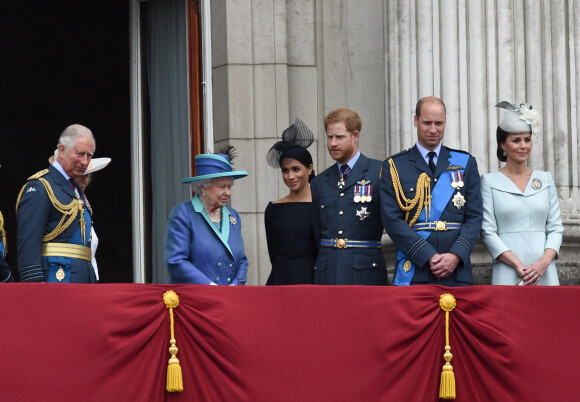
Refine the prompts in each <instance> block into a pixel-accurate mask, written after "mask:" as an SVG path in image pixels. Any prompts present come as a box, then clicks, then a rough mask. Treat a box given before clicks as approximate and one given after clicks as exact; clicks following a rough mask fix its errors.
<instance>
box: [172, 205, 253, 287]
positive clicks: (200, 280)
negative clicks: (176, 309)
mask: <svg viewBox="0 0 580 402" xmlns="http://www.w3.org/2000/svg"><path fill="white" fill-rule="evenodd" d="M215 225H216V224H215V223H214V222H212V221H211V219H210V217H209V215H208V213H207V211H206V210H205V208H204V207H203V204H202V202H201V200H200V199H199V197H198V196H197V195H196V196H195V197H193V198H192V199H191V200H190V201H186V202H184V203H182V204H179V205H176V206H175V207H173V209H172V210H171V214H170V216H169V221H168V222H167V236H166V239H165V262H166V264H167V268H168V270H169V282H170V283H195V284H201V285H209V284H210V283H212V282H213V283H216V284H218V285H244V284H245V283H246V280H247V272H248V259H247V258H246V253H245V251H244V242H243V240H242V223H241V220H240V215H239V214H238V213H237V211H236V210H234V209H232V208H229V207H227V206H226V207H222V220H221V222H220V223H219V225H221V231H220V230H218V229H217V227H216V226H215Z"/></svg>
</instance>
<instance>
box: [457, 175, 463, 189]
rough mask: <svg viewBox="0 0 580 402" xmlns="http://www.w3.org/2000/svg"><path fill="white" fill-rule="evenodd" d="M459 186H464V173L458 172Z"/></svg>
mask: <svg viewBox="0 0 580 402" xmlns="http://www.w3.org/2000/svg"><path fill="white" fill-rule="evenodd" d="M457 187H459V188H461V187H463V173H462V172H457Z"/></svg>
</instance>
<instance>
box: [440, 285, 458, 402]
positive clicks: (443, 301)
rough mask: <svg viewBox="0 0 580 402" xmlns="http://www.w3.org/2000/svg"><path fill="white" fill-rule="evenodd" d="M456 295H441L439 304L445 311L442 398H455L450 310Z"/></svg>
mask: <svg viewBox="0 0 580 402" xmlns="http://www.w3.org/2000/svg"><path fill="white" fill-rule="evenodd" d="M455 305H456V301H455V297H453V295H451V294H449V293H445V294H443V295H441V298H440V299H439V306H441V309H442V310H443V311H445V354H444V355H443V358H444V359H445V364H444V365H443V371H442V372H441V384H440V385H439V398H440V399H455V374H454V373H453V366H452V365H451V363H450V361H451V359H452V358H453V355H452V354H451V346H449V312H450V311H451V310H453V309H454V308H455Z"/></svg>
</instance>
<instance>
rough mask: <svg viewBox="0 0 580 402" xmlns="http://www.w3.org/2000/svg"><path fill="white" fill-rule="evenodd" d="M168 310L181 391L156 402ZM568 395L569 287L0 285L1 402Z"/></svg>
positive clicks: (572, 355) (573, 304)
mask: <svg viewBox="0 0 580 402" xmlns="http://www.w3.org/2000/svg"><path fill="white" fill-rule="evenodd" d="M169 289H173V290H174V291H175V292H176V293H177V294H178V296H179V298H180V304H179V307H177V308H176V309H175V338H176V340H177V347H178V348H179V352H178V354H177V357H178V359H179V361H180V364H181V367H182V372H183V383H184V391H183V392H182V393H178V394H169V393H167V392H166V391H165V376H166V370H167V361H168V359H169V357H170V356H169V352H168V348H169V313H168V310H167V309H166V308H165V305H164V303H163V299H162V296H163V293H164V292H165V291H167V290H169ZM443 293H451V294H452V295H453V296H454V297H455V298H456V300H457V307H456V308H455V310H453V311H452V312H451V313H450V345H451V353H452V354H453V359H452V361H451V364H452V366H453V369H454V374H455V380H456V384H457V399H456V400H457V401H576V400H579V399H580V381H579V380H578V369H579V368H580V352H579V346H578V343H579V339H580V319H579V318H578V307H579V306H580V303H579V302H580V288H577V287H557V288H547V287H543V288H530V287H523V286H522V287H507V286H506V287H503V286H494V287H492V286H473V287H468V288H457V289H451V288H445V287H439V286H413V287H404V288H403V287H401V288H397V287H363V286H342V287H334V286H328V287H322V286H292V287H251V286H248V287H219V286H195V285H174V286H170V285H137V284H118V285H58V284H6V285H2V286H0V400H2V401H40V400H42V401H51V400H55V401H56V400H59V401H81V400H82V401H103V400H125V401H134V400H135V401H136V400H139V401H145V400H148V401H163V400H172V401H173V400H175V401H436V400H438V389H439V380H440V375H441V368H442V366H443V364H444V359H443V353H444V346H445V320H444V312H443V311H442V310H441V308H440V307H439V304H438V303H439V297H440V296H441V295H442V294H443Z"/></svg>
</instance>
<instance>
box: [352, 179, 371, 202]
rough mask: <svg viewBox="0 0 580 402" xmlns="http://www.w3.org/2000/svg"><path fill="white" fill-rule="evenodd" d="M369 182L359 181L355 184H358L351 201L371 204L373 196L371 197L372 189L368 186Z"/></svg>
mask: <svg viewBox="0 0 580 402" xmlns="http://www.w3.org/2000/svg"><path fill="white" fill-rule="evenodd" d="M370 182H371V181H370V180H364V179H363V180H361V181H357V183H356V184H358V186H355V188H354V198H353V201H354V202H356V203H359V202H360V203H365V202H371V201H372V200H373V196H372V192H373V190H372V187H371V186H370V184H369V183H370Z"/></svg>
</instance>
